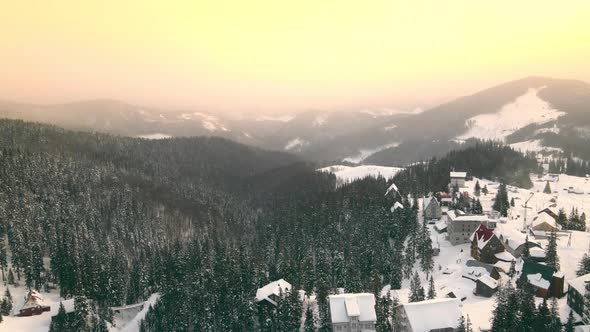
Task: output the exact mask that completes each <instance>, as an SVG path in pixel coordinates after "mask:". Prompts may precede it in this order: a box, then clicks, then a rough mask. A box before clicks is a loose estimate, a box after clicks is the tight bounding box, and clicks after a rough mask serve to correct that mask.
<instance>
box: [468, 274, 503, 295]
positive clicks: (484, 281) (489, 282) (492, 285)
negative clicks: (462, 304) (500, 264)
mask: <svg viewBox="0 0 590 332" xmlns="http://www.w3.org/2000/svg"><path fill="white" fill-rule="evenodd" d="M498 287H499V285H498V281H496V279H494V278H492V277H491V276H489V275H487V274H486V275H483V276H481V277H479V279H477V280H476V281H475V292H474V293H475V295H477V296H483V297H492V296H493V295H494V294H495V293H496V292H497V291H498Z"/></svg>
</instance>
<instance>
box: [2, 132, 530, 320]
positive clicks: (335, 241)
mask: <svg viewBox="0 0 590 332" xmlns="http://www.w3.org/2000/svg"><path fill="white" fill-rule="evenodd" d="M0 138H1V141H0V142H1V143H0V144H1V146H0V152H1V153H0V171H1V172H2V174H1V177H0V226H1V227H0V232H1V233H0V235H1V236H2V238H7V239H8V243H7V244H5V245H2V246H0V248H3V249H2V250H3V253H5V252H7V251H8V252H10V254H11V256H10V257H11V261H12V267H13V269H14V271H12V270H11V271H10V272H11V273H13V274H14V275H15V278H16V279H18V280H22V281H23V282H24V283H25V284H26V285H27V286H29V287H31V288H34V289H50V288H52V287H59V290H60V292H61V295H62V296H63V297H64V298H72V297H73V298H74V299H75V301H76V303H77V306H78V308H83V309H84V310H77V311H76V315H75V316H74V317H73V318H72V317H70V316H68V317H65V316H63V317H61V316H60V317H61V318H58V319H56V320H55V321H54V323H53V324H52V330H53V331H105V330H106V327H105V326H106V325H105V324H106V322H110V321H111V319H112V316H111V313H110V312H109V310H108V308H109V307H111V306H120V305H125V304H132V303H136V302H138V301H140V300H145V299H147V298H148V297H149V296H150V295H151V294H153V293H159V294H160V295H161V297H160V299H159V301H158V302H157V303H156V304H155V305H154V306H153V308H151V309H150V311H149V312H148V314H147V316H146V319H145V320H144V321H142V323H141V330H142V331H252V330H259V331H293V327H294V326H298V324H299V322H300V321H301V315H300V314H294V313H301V314H304V312H303V310H302V308H301V302H300V301H299V300H298V298H297V296H298V294H296V293H295V292H293V294H287V296H285V297H284V299H283V300H281V302H280V303H279V305H278V307H277V310H276V311H275V310H268V309H267V308H266V307H264V306H256V305H255V303H254V296H255V293H256V289H257V288H259V287H261V286H263V285H265V284H267V283H268V282H270V281H273V280H277V279H280V278H284V279H286V280H288V281H289V282H290V283H292V284H293V286H294V289H302V290H305V292H306V294H312V293H313V294H316V295H317V303H318V306H319V310H318V313H317V314H313V313H312V315H313V316H314V317H313V319H314V320H315V321H316V322H317V324H318V325H319V326H320V330H321V331H329V330H330V328H331V327H330V324H329V323H330V318H329V309H328V302H327V296H328V295H329V294H331V293H333V292H334V291H335V289H337V288H345V289H346V290H347V291H349V292H370V293H375V294H379V292H380V291H381V288H382V287H383V286H384V285H391V286H392V288H393V289H396V288H399V287H400V286H401V281H402V280H403V279H410V278H412V277H414V278H417V275H416V273H415V272H416V270H421V271H423V272H425V273H429V272H430V271H431V270H432V269H433V261H432V256H433V249H432V243H431V239H430V234H429V231H428V228H427V227H426V225H422V224H420V223H418V222H417V220H418V218H417V207H416V203H412V202H410V201H409V200H408V198H407V196H406V195H405V194H408V193H413V194H421V193H426V192H428V191H431V190H438V189H442V187H443V184H445V183H448V169H449V168H450V167H457V168H462V169H467V170H469V171H470V172H471V173H472V174H475V175H478V176H488V177H492V178H493V177H494V176H495V177H499V178H504V179H512V181H519V179H520V177H519V175H518V173H514V171H513V170H514V169H516V168H517V167H518V169H525V170H526V169H527V167H528V166H529V165H532V162H531V159H529V158H527V157H523V156H522V155H520V154H517V153H515V152H514V151H513V150H511V149H509V148H505V147H502V146H500V145H498V144H496V143H481V144H477V145H476V146H474V147H471V148H469V149H468V150H466V151H459V152H453V153H452V155H449V156H447V157H444V158H442V159H440V160H432V161H430V162H428V163H425V164H417V165H414V166H411V167H409V168H407V169H406V170H405V171H402V172H401V173H400V174H399V175H398V176H397V177H396V178H395V179H394V181H396V183H397V184H398V186H399V188H400V192H401V193H403V194H404V195H400V194H399V193H395V194H390V195H387V196H385V195H384V193H385V192H386V190H387V188H388V186H389V184H388V183H387V182H386V181H385V179H383V178H377V179H375V178H366V179H364V180H361V181H355V182H353V183H350V184H345V185H343V186H336V179H335V177H334V175H331V174H328V173H323V172H317V171H316V170H315V168H316V167H315V166H314V165H310V164H306V163H305V162H302V161H300V160H298V159H297V158H296V157H294V156H291V155H288V154H284V153H278V152H269V151H263V150H259V149H256V148H251V147H247V146H244V145H240V144H237V143H233V142H231V141H228V140H225V139H220V138H204V137H202V138H184V139H172V140H160V141H148V140H141V139H133V138H124V137H117V136H110V135H105V134H92V133H82V132H69V131H65V130H62V129H59V128H56V127H51V126H46V125H39V124H32V123H25V122H21V121H9V120H2V121H0ZM484 157H485V158H487V159H485V160H482V159H481V158H484ZM451 160H452V161H453V163H452V165H451ZM489 163H493V164H494V166H495V167H492V168H484V167H483V166H482V165H488V166H489ZM531 167H532V166H531ZM486 169H487V170H490V169H493V170H494V172H496V173H493V174H491V173H489V172H490V171H486ZM486 172H487V173H486ZM498 172H499V173H498ZM414 196H415V195H414ZM402 197H403V198H402ZM394 201H399V202H401V203H402V204H403V208H399V209H396V210H393V211H392V210H391V206H392V205H393V203H394ZM44 257H46V258H49V262H48V264H47V263H44ZM431 282H432V281H431ZM377 306H378V308H377V312H378V313H379V317H378V322H377V327H378V328H379V331H387V330H388V329H387V328H388V327H387V324H389V322H390V320H389V319H390V318H391V317H390V315H391V310H390V307H391V306H392V303H390V302H388V301H381V300H380V301H378V302H377ZM58 316H59V315H58Z"/></svg>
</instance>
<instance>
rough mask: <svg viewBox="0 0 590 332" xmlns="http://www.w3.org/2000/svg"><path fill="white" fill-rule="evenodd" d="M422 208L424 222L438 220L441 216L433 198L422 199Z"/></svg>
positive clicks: (437, 204)
mask: <svg viewBox="0 0 590 332" xmlns="http://www.w3.org/2000/svg"><path fill="white" fill-rule="evenodd" d="M422 208H423V211H424V219H425V220H433V219H436V220H439V219H440V218H441V216H442V213H441V208H440V204H439V203H438V200H437V199H436V197H434V196H429V197H424V200H423V201H422Z"/></svg>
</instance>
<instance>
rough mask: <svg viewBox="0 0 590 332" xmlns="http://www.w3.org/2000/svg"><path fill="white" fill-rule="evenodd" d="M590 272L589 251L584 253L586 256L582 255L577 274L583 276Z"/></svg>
mask: <svg viewBox="0 0 590 332" xmlns="http://www.w3.org/2000/svg"><path fill="white" fill-rule="evenodd" d="M588 273H590V256H589V255H588V253H584V256H582V259H581V260H580V263H578V269H577V270H576V275H577V276H578V277H581V276H583V275H585V274H588Z"/></svg>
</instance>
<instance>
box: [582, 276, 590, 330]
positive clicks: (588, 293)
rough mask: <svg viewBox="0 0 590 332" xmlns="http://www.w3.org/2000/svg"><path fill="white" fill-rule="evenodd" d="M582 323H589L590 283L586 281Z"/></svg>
mask: <svg viewBox="0 0 590 332" xmlns="http://www.w3.org/2000/svg"><path fill="white" fill-rule="evenodd" d="M582 320H583V321H584V323H590V283H586V286H585V292H584V313H583V315H582Z"/></svg>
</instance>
